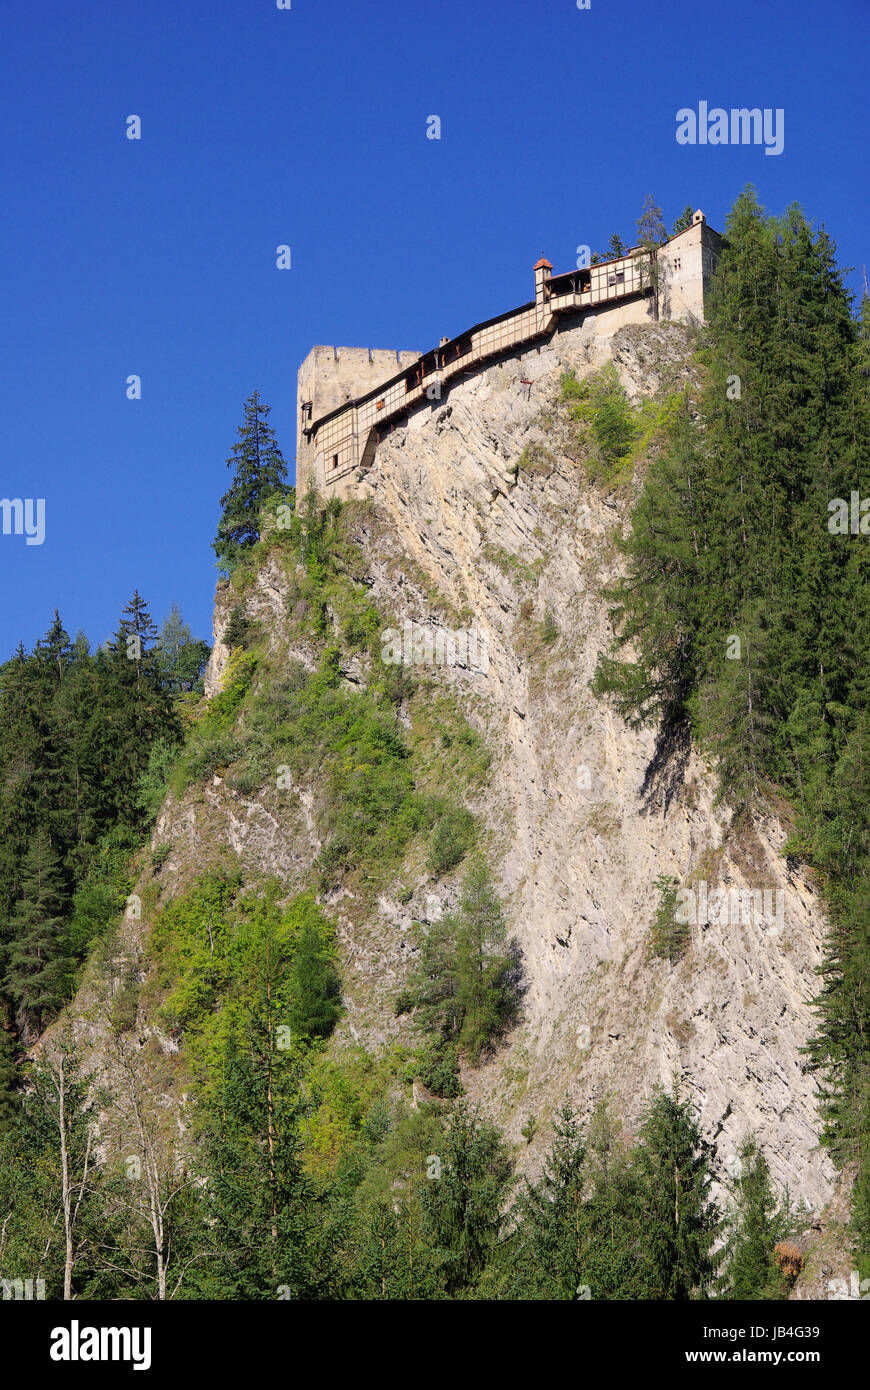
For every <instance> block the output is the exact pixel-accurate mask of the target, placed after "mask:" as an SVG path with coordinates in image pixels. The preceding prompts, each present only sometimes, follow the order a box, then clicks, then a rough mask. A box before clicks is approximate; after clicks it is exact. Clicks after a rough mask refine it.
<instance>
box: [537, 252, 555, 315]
mask: <svg viewBox="0 0 870 1390" xmlns="http://www.w3.org/2000/svg"><path fill="white" fill-rule="evenodd" d="M552 269H553V267H552V266H551V265H550V262H549V261H548V260H547V258H546V256H542V257H541V259H540V260H539V261H538V262H537V264H536V265H535V303H536V304H543V302H544V286H545V284H546V283H547V281H548V280H549V278H550V274H551V272H552Z"/></svg>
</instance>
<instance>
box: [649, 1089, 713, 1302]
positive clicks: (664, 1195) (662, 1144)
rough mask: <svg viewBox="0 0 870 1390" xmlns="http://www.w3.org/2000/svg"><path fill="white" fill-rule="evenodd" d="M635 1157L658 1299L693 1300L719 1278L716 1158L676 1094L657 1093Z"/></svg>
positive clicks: (654, 1295) (652, 1282)
mask: <svg viewBox="0 0 870 1390" xmlns="http://www.w3.org/2000/svg"><path fill="white" fill-rule="evenodd" d="M640 1139H641V1142H640V1145H639V1146H638V1148H637V1149H636V1151H635V1154H634V1165H633V1166H634V1170H635V1173H636V1174H637V1178H638V1183H639V1189H640V1193H641V1202H642V1207H643V1216H644V1229H645V1248H644V1261H645V1263H646V1265H647V1267H648V1269H649V1279H650V1293H649V1295H648V1296H649V1297H651V1298H655V1299H675V1300H682V1299H688V1298H690V1297H691V1296H692V1294H693V1293H696V1292H698V1293H703V1292H704V1291H705V1290H707V1289H708V1288H709V1286H710V1284H711V1281H712V1279H713V1275H714V1273H715V1260H714V1258H713V1256H712V1255H711V1247H712V1245H713V1242H714V1240H715V1238H716V1234H717V1231H718V1228H719V1216H718V1212H717V1209H716V1207H715V1205H714V1203H713V1202H711V1201H710V1198H709V1195H708V1194H709V1188H710V1183H711V1174H710V1158H709V1154H708V1152H707V1150H706V1147H705V1146H704V1144H703V1142H702V1140H701V1134H700V1130H699V1129H698V1125H697V1123H696V1121H695V1120H694V1119H693V1117H692V1114H691V1102H690V1101H689V1100H685V1101H681V1100H680V1099H679V1096H678V1094H677V1092H676V1090H675V1091H674V1093H673V1094H671V1095H667V1094H665V1093H664V1092H662V1091H658V1092H656V1094H655V1095H654V1097H653V1099H652V1101H651V1102H650V1104H649V1106H648V1107H647V1110H646V1114H645V1116H644V1119H643V1122H642V1124H641V1127H640Z"/></svg>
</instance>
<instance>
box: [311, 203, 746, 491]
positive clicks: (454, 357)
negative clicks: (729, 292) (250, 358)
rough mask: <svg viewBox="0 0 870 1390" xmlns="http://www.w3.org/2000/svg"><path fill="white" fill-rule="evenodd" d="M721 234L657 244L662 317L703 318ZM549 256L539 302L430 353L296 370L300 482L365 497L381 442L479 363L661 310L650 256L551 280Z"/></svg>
mask: <svg viewBox="0 0 870 1390" xmlns="http://www.w3.org/2000/svg"><path fill="white" fill-rule="evenodd" d="M720 245H721V237H720V236H719V233H718V232H715V231H713V229H712V228H711V227H709V226H708V225H707V222H706V219H705V217H704V214H703V213H702V212H700V211H699V212H696V213H695V216H694V219H693V223H692V226H691V227H688V228H687V229H686V230H685V231H683V232H680V233H679V234H678V235H677V236H675V237H672V238H671V239H670V241H668V242H666V243H665V244H664V245H663V246H662V247H660V248H659V251H658V253H657V258H658V277H657V278H658V295H657V298H658V314H659V317H660V318H664V319H686V318H691V317H694V318H697V319H698V320H700V321H703V318H704V296H705V292H706V289H707V286H708V284H709V280H710V276H711V274H712V272H713V269H714V266H715V263H716V258H717V256H718V253H719V248H720ZM552 269H553V268H552V266H551V265H550V262H549V261H547V260H545V259H544V258H543V257H542V258H541V259H540V260H539V261H538V263H537V265H536V266H535V268H534V274H535V297H534V299H533V300H532V301H530V302H529V303H528V304H523V305H521V306H520V308H518V309H511V310H509V311H508V312H507V313H505V314H499V315H498V316H497V317H496V318H493V319H488V320H487V321H486V322H485V323H479V324H477V325H476V326H475V327H474V328H470V329H468V330H467V331H466V332H465V333H461V334H459V336H458V337H455V338H443V339H442V340H441V342H440V344H439V345H438V347H437V348H432V349H431V350H430V351H429V352H425V353H419V352H407V351H405V352H400V351H395V352H393V351H385V350H382V349H369V348H345V347H323V346H318V347H314V348H312V349H311V351H310V352H309V354H308V356H307V357H306V359H305V361H304V362H303V363H302V366H301V367H300V368H299V375H298V384H297V433H296V485H297V488H299V489H300V490H301V491H303V492H304V491H305V490H306V489H307V488H308V487H309V486H310V484H311V483H312V482H313V483H314V485H315V486H316V487H317V489H318V491H319V492H321V493H322V494H324V495H326V496H330V495H332V494H336V495H338V496H340V497H352V496H359V495H361V494H362V493H364V492H365V482H364V479H365V474H366V473H367V472H368V470H369V468H370V467H371V465H372V461H373V459H374V456H375V451H376V450H377V447H378V444H379V443H380V441H381V440H382V439H383V438H384V436H385V435H386V434H388V433H390V432H391V431H392V430H394V429H397V428H400V427H401V426H402V425H404V424H405V422H406V421H407V418H408V416H409V414H410V413H411V412H412V411H413V410H415V409H420V408H422V407H428V406H431V405H432V404H433V403H437V402H440V401H441V400H443V398H444V396H445V395H446V393H447V391H448V390H449V388H450V385H451V383H452V382H454V381H455V380H456V379H457V378H458V377H460V376H463V375H465V374H466V373H468V372H469V371H473V370H475V369H476V368H477V367H478V365H479V364H480V363H482V362H485V361H490V360H492V359H494V358H496V357H499V356H501V355H503V354H506V353H513V352H517V353H521V352H522V351H523V349H524V348H526V347H527V346H532V345H534V344H535V343H536V342H540V341H542V340H546V339H548V338H549V337H550V336H551V335H552V334H553V333H554V332H555V331H556V330H557V329H558V328H559V327H560V326H561V325H562V324H564V323H566V322H568V323H572V324H576V323H577V322H581V323H582V322H584V321H585V320H586V319H587V318H589V317H593V318H594V320H595V331H596V333H597V334H598V335H599V336H603V337H608V336H610V335H611V334H613V333H615V332H616V330H617V329H618V328H621V327H622V326H623V325H624V324H627V323H643V322H645V321H646V320H648V319H649V317H650V316H651V315H653V314H654V313H655V304H654V299H655V297H656V296H655V295H654V293H653V291H652V289H651V288H650V286H649V280H650V278H651V277H650V275H649V268H648V265H647V264H646V256H645V253H643V252H642V250H641V249H640V248H639V247H634V248H633V249H632V250H631V251H629V252H628V253H627V254H626V255H625V256H621V257H619V258H618V259H615V260H612V261H605V262H603V263H602V264H600V265H594V266H590V267H588V268H587V269H584V270H570V271H568V272H566V273H565V274H562V275H553V274H552Z"/></svg>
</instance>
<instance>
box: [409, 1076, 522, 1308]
mask: <svg viewBox="0 0 870 1390" xmlns="http://www.w3.org/2000/svg"><path fill="white" fill-rule="evenodd" d="M436 1157H438V1158H439V1159H440V1164H441V1170H440V1176H439V1177H438V1178H437V1179H436V1180H434V1181H432V1182H427V1183H426V1185H425V1187H424V1188H423V1189H422V1202H423V1228H424V1233H425V1235H426V1237H427V1239H428V1240H429V1241H430V1243H431V1245H432V1247H433V1256H434V1259H435V1261H436V1264H437V1265H438V1266H440V1269H441V1272H442V1276H441V1277H442V1279H443V1282H444V1288H445V1291H446V1292H447V1293H448V1294H449V1295H450V1296H451V1297H453V1296H456V1295H457V1294H459V1293H463V1294H470V1293H472V1292H473V1289H474V1285H475V1281H476V1280H477V1279H478V1278H479V1277H480V1275H481V1274H482V1273H483V1271H484V1268H485V1266H486V1264H487V1261H488V1260H489V1259H490V1257H491V1255H492V1254H493V1252H494V1250H495V1248H496V1245H497V1243H498V1241H499V1238H500V1236H501V1233H502V1230H503V1227H504V1221H505V1218H504V1206H505V1200H506V1198H507V1196H508V1194H509V1191H510V1187H511V1185H512V1174H511V1162H510V1158H509V1157H508V1154H507V1150H506V1149H505V1146H504V1143H503V1142H502V1139H501V1136H500V1135H499V1133H498V1131H497V1130H496V1129H495V1128H494V1127H493V1126H492V1125H490V1124H488V1123H486V1122H485V1121H483V1120H481V1119H480V1116H479V1114H478V1112H477V1111H472V1110H470V1109H469V1108H468V1107H467V1106H466V1105H465V1104H464V1103H463V1102H462V1101H460V1102H458V1104H457V1105H456V1107H455V1109H454V1110H453V1113H452V1115H451V1117H450V1123H449V1126H448V1129H447V1133H446V1134H445V1136H444V1144H443V1152H442V1153H441V1154H439V1155H436Z"/></svg>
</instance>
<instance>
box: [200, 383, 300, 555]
mask: <svg viewBox="0 0 870 1390" xmlns="http://www.w3.org/2000/svg"><path fill="white" fill-rule="evenodd" d="M244 410H245V419H244V424H242V425H240V426H239V430H238V434H239V438H238V441H237V442H236V443H235V444H234V445H233V450H232V456H231V457H230V458H228V459H227V467H228V468H234V469H235V473H234V476H233V481H232V483H231V485H230V487H229V490H228V491H227V492H225V493H224V495H223V497H222V498H221V507H222V509H223V510H222V514H221V519H220V521H219V523H218V529H217V535H216V537H215V540H214V545H213V548H214V552H215V554H216V555H217V560H218V567H219V568H220V569H221V570H222V571H223V572H224V573H227V574H229V573H231V572H232V570H233V569H234V567H235V566H236V565H237V564H238V562H239V560H240V559H241V558H242V556H243V554H244V552H245V550H247V549H249V548H250V547H251V546H252V545H255V544H256V542H257V541H258V540H259V539H260V512H261V509H262V507H263V505H264V503H265V502H266V501H267V500H268V499H269V498H271V497H274V496H275V494H276V493H277V494H280V495H281V496H283V495H284V494H285V493H286V491H287V488H286V485H285V482H284V480H285V478H286V476H287V465H286V464H285V462H284V459H283V457H282V454H281V450H280V449H279V447H278V441H277V439H276V438H275V434H274V431H273V430H272V428H271V426H270V425H269V414H270V407H269V406H267V405H266V404H265V402H264V401H262V400H261V399H260V396H259V394H258V392H256V391H255V392H254V393H253V395H252V396H250V397H249V398H248V400H246V401H245V407H244Z"/></svg>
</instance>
